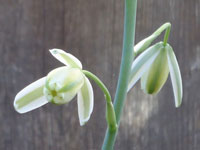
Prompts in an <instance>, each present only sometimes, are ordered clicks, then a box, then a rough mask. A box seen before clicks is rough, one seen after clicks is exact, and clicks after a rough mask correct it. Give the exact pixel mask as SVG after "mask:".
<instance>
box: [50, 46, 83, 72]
mask: <svg viewBox="0 0 200 150" xmlns="http://www.w3.org/2000/svg"><path fill="white" fill-rule="evenodd" d="M49 51H50V53H51V54H52V55H53V56H54V57H55V58H56V59H57V60H59V61H60V62H61V63H63V64H65V65H67V66H69V67H73V68H79V69H82V64H81V62H80V61H79V60H78V59H77V58H76V57H75V56H73V55H72V54H70V53H66V52H65V51H63V50H61V49H57V48H54V49H51V50H49Z"/></svg>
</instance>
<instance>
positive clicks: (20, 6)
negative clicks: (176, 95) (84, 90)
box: [0, 0, 200, 150]
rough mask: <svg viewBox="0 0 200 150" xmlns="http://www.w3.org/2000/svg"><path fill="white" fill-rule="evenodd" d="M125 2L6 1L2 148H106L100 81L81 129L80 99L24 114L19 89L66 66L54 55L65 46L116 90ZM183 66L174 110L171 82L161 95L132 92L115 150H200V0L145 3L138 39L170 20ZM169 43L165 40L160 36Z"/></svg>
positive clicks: (0, 9) (2, 9)
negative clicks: (19, 107)
mask: <svg viewBox="0 0 200 150" xmlns="http://www.w3.org/2000/svg"><path fill="white" fill-rule="evenodd" d="M123 8H124V3H123V1H121V0H99V1H93V0H84V1H83V0H56V1H55V0H34V1H31V0H29V1H28V0H6V1H5V0H0V54H1V55H0V72H1V74H0V150H66V149H67V150H99V149H100V148H101V144H102V142H103V138H104V132H105V130H106V122H105V117H104V116H105V101H104V97H103V94H102V92H101V91H100V89H99V88H98V87H97V86H96V85H95V84H94V83H93V82H92V83H93V88H94V93H95V104H94V112H93V114H92V116H91V119H90V120H89V122H88V123H87V124H86V125H85V126H83V127H80V125H79V121H78V114H77V102H76V99H74V100H73V101H72V102H70V103H69V104H67V105H63V106H55V105H52V104H48V105H45V106H44V107H42V108H39V109H37V110H35V111H32V112H29V113H27V114H23V115H20V114H18V113H17V112H15V110H14V108H13V100H14V97H15V95H16V93H17V92H18V91H19V90H21V89H22V88H23V87H24V86H26V85H27V84H29V83H31V82H33V81H35V80H37V79H38V78H41V77H43V76H45V75H46V74H47V73H48V72H49V71H51V70H52V69H54V68H56V67H58V66H61V65H62V64H61V63H59V62H58V61H57V60H55V59H54V58H53V57H52V56H51V55H50V54H49V52H48V50H49V49H51V48H55V47H56V48H61V49H64V50H66V51H68V52H70V53H72V54H73V55H75V56H76V57H78V58H79V59H80V60H81V62H82V63H83V66H84V69H87V70H89V71H91V72H93V73H95V74H96V75H97V76H98V77H99V78H100V79H102V80H103V81H104V82H105V83H106V85H107V87H108V89H109V90H110V92H111V95H112V97H113V96H114V94H115V87H116V84H117V77H118V72H119V64H120V58H121V48H122V34H123ZM167 21H169V22H171V23H172V32H171V35H170V41H169V42H170V43H171V45H172V46H173V48H174V51H175V53H176V56H177V59H178V61H179V65H180V68H181V73H182V78H183V84H184V98H183V104H182V106H181V107H180V108H179V109H176V108H175V107H174V99H173V92H172V86H171V83H170V80H168V81H167V84H166V85H165V86H164V88H163V89H162V90H161V92H160V93H159V94H158V95H156V96H149V95H145V94H144V93H143V92H142V91H141V90H140V85H139V84H137V85H136V87H135V88H134V89H133V90H131V92H130V93H129V94H128V98H127V102H126V105H125V109H124V113H123V117H122V122H121V125H120V130H119V135H118V138H117V143H116V145H115V149H116V150H161V149H162V150H169V149H170V150H199V149H200V142H199V141H200V109H199V108H200V101H199V100H200V96H199V91H200V87H199V85H200V43H199V39H200V32H199V29H200V1H199V0H192V1H191V0H168V1H164V0H162V1H161V0H160V1H158V0H139V1H138V10H137V29H136V41H137V42H138V41H140V40H141V39H143V38H145V37H146V36H148V35H149V34H151V33H152V32H153V31H154V30H155V29H156V28H157V27H159V26H160V25H161V24H163V23H165V22H167ZM160 40H162V38H160Z"/></svg>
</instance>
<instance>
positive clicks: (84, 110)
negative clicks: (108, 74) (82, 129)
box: [78, 77, 94, 126]
mask: <svg viewBox="0 0 200 150" xmlns="http://www.w3.org/2000/svg"><path fill="white" fill-rule="evenodd" d="M93 105H94V94H93V89H92V85H91V83H90V81H89V80H88V78H87V77H84V84H83V86H82V88H81V90H80V91H79V92H78V116H79V121H80V125H81V126H82V125H84V124H85V123H86V122H87V121H88V120H89V119H90V115H91V113H92V111H93Z"/></svg>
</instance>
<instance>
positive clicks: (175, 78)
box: [166, 45, 183, 107]
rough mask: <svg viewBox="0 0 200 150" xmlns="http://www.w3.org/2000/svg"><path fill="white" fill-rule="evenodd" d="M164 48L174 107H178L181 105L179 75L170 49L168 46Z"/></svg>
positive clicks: (175, 60) (181, 93) (180, 80)
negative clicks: (165, 49)
mask: <svg viewBox="0 0 200 150" xmlns="http://www.w3.org/2000/svg"><path fill="white" fill-rule="evenodd" d="M166 48H167V58H168V65H169V71H170V77H171V80H172V87H173V92H174V97H175V106H176V107H179V106H180V105H181V102H182V97H183V87H182V78H181V73H180V69H179V65H178V62H177V59H176V56H175V54H174V52H173V49H172V47H171V46H170V45H167V46H166Z"/></svg>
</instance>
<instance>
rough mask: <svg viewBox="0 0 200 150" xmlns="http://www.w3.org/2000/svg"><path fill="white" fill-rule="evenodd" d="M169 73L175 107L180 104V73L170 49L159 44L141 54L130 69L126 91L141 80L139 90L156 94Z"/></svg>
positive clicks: (181, 93)
mask: <svg viewBox="0 0 200 150" xmlns="http://www.w3.org/2000/svg"><path fill="white" fill-rule="evenodd" d="M169 73H170V76H171V81H172V87H173V92H174V97H175V106H176V107H179V106H180V105H181V102H182V95H183V88H182V79H181V73H180V69H179V66H178V62H177V59H176V56H175V54H174V52H173V49H172V47H171V46H170V45H169V44H167V45H166V46H164V44H163V42H159V43H157V44H155V45H153V46H151V47H149V48H148V49H146V50H145V51H144V52H142V53H141V54H140V55H139V56H138V57H137V58H136V59H135V61H134V62H133V64H132V67H131V75H130V80H129V81H130V82H129V85H128V91H129V90H130V89H131V88H132V87H133V86H134V85H135V83H136V82H137V81H138V80H139V79H140V78H141V88H142V89H143V90H144V91H145V92H146V93H148V94H156V93H158V92H159V91H160V89H161V88H162V87H163V85H164V83H165V82H166V80H167V78H168V74H169Z"/></svg>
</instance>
